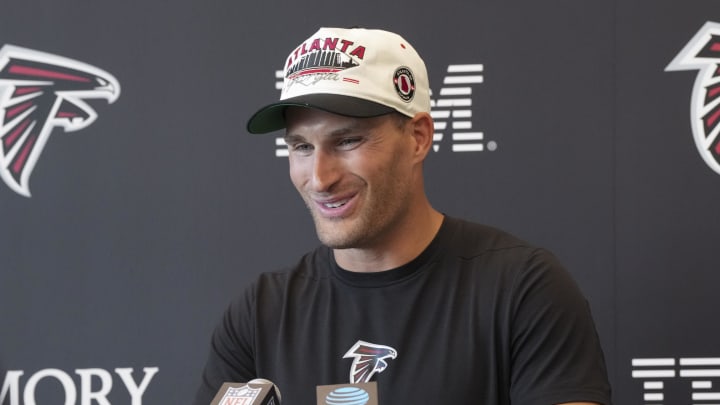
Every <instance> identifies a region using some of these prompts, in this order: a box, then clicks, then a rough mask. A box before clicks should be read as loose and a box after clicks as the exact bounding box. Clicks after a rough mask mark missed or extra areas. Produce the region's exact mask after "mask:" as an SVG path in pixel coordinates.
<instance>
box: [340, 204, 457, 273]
mask: <svg viewBox="0 0 720 405" xmlns="http://www.w3.org/2000/svg"><path fill="white" fill-rule="evenodd" d="M442 221H443V215H442V214H441V213H439V212H438V211H436V210H435V209H433V208H432V207H430V206H428V207H427V209H426V210H422V212H421V213H419V214H418V215H415V216H413V219H412V221H405V223H404V224H402V225H401V226H399V227H397V228H396V230H395V232H393V233H391V234H390V235H388V237H387V238H386V239H385V240H382V241H378V242H377V243H375V244H374V246H372V247H368V248H350V249H334V250H333V252H334V254H335V261H336V262H337V264H338V265H339V266H340V267H342V268H343V269H345V270H349V271H356V272H377V271H385V270H391V269H394V268H397V267H400V266H402V265H404V264H406V263H408V262H410V261H411V260H413V259H414V258H416V257H417V256H418V255H420V253H422V252H423V251H424V250H425V248H427V247H428V245H429V244H430V242H432V240H433V238H435V235H437V232H438V230H439V229H440V226H441V225H442Z"/></svg>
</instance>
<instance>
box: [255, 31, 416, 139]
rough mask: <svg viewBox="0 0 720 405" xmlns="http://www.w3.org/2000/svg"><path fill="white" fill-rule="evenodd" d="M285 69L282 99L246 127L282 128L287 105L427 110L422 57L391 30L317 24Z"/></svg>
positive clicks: (374, 111)
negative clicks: (316, 27)
mask: <svg viewBox="0 0 720 405" xmlns="http://www.w3.org/2000/svg"><path fill="white" fill-rule="evenodd" d="M284 69H285V77H284V82H283V88H282V92H281V93H280V101H279V102H277V103H273V104H270V105H268V106H265V107H263V108H261V109H260V110H259V111H257V112H256V113H255V114H254V115H253V116H252V117H250V120H248V123H247V130H248V131H249V132H250V133H253V134H263V133H267V132H272V131H276V130H279V129H283V128H285V109H286V108H287V107H290V106H299V107H310V108H317V109H321V110H324V111H328V112H331V113H335V114H340V115H346V116H350V117H375V116H379V115H383V114H388V113H390V112H393V111H397V112H399V113H401V114H404V115H407V116H409V117H413V116H415V114H417V113H419V112H428V113H429V112H430V84H429V82H428V75H427V70H426V68H425V63H424V62H423V60H422V59H421V58H420V55H418V53H417V52H416V51H415V49H414V48H413V47H412V46H411V45H410V44H409V43H408V42H407V41H406V40H404V39H403V38H402V37H401V36H399V35H397V34H394V33H392V32H388V31H383V30H376V29H365V28H320V30H318V31H317V32H316V33H315V34H313V35H312V36H311V37H310V38H308V39H307V40H305V41H304V42H303V43H301V44H300V45H299V46H298V47H297V48H295V49H294V50H293V51H292V52H291V53H290V55H289V56H288V58H287V61H286V63H285V66H284Z"/></svg>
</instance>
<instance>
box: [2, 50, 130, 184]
mask: <svg viewBox="0 0 720 405" xmlns="http://www.w3.org/2000/svg"><path fill="white" fill-rule="evenodd" d="M119 95H120V84H119V83H118V81H117V79H115V77H113V76H112V75H111V74H109V73H107V72H105V71H103V70H101V69H98V68H96V67H94V66H91V65H88V64H86V63H83V62H78V61H76V60H72V59H69V58H65V57H63V56H57V55H52V54H49V53H45V52H40V51H35V50H32V49H26V48H21V47H17V46H13V45H5V46H3V47H2V48H1V49H0V175H1V176H2V179H3V180H4V181H5V183H6V184H7V185H8V186H9V187H10V188H11V189H13V190H14V191H15V192H17V193H18V194H21V195H23V196H26V197H30V188H29V182H30V174H31V173H32V170H33V168H34V167H35V164H36V163H37V161H38V159H39V158H40V155H41V154H42V151H43V148H44V147H45V143H46V142H47V140H48V138H49V136H50V133H51V132H52V130H53V128H55V127H62V128H63V129H64V130H65V132H71V131H77V130H80V129H83V128H85V127H87V126H88V125H90V124H92V123H93V122H94V121H95V119H96V118H97V113H96V112H95V110H93V109H92V107H90V106H89V105H88V104H87V103H86V102H85V100H87V99H96V98H102V99H105V100H107V101H108V103H113V102H114V101H115V100H117V98H118V96H119Z"/></svg>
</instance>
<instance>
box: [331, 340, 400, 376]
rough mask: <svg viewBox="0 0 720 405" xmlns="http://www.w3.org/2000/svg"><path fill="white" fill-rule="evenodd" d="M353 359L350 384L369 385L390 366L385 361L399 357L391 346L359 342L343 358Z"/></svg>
mask: <svg viewBox="0 0 720 405" xmlns="http://www.w3.org/2000/svg"><path fill="white" fill-rule="evenodd" d="M350 357H351V358H353V362H352V365H351V366H350V383H351V384H355V383H367V382H370V379H371V378H372V377H373V376H374V375H375V374H376V373H381V372H382V371H383V370H385V369H386V368H387V366H388V364H387V362H386V361H385V359H387V358H391V359H394V358H396V357H397V351H396V350H395V349H393V348H392V347H390V346H384V345H376V344H373V343H368V342H364V341H362V340H358V341H357V343H355V344H354V345H353V347H351V348H350V350H348V351H347V353H345V355H344V356H343V358H350Z"/></svg>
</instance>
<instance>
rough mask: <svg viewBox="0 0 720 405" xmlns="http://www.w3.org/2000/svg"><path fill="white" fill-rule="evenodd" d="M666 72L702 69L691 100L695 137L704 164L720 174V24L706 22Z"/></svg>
mask: <svg viewBox="0 0 720 405" xmlns="http://www.w3.org/2000/svg"><path fill="white" fill-rule="evenodd" d="M665 70H666V71H674V70H699V73H698V75H697V78H696V79H695V86H694V87H693V91H692V98H691V100H690V122H691V127H692V132H693V137H694V138H695V145H696V146H697V148H698V151H699V152H700V155H701V156H702V158H703V160H704V161H705V163H707V165H708V166H710V168H711V169H713V170H714V171H715V172H717V173H718V174H720V23H715V22H707V23H705V25H704V26H703V27H702V28H701V29H700V31H698V33H697V34H695V36H694V37H693V38H692V39H691V40H690V42H688V44H687V45H685V47H684V48H683V49H682V51H680V53H679V54H678V55H677V56H676V57H675V59H673V61H672V62H670V64H669V65H668V66H667V68H665Z"/></svg>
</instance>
